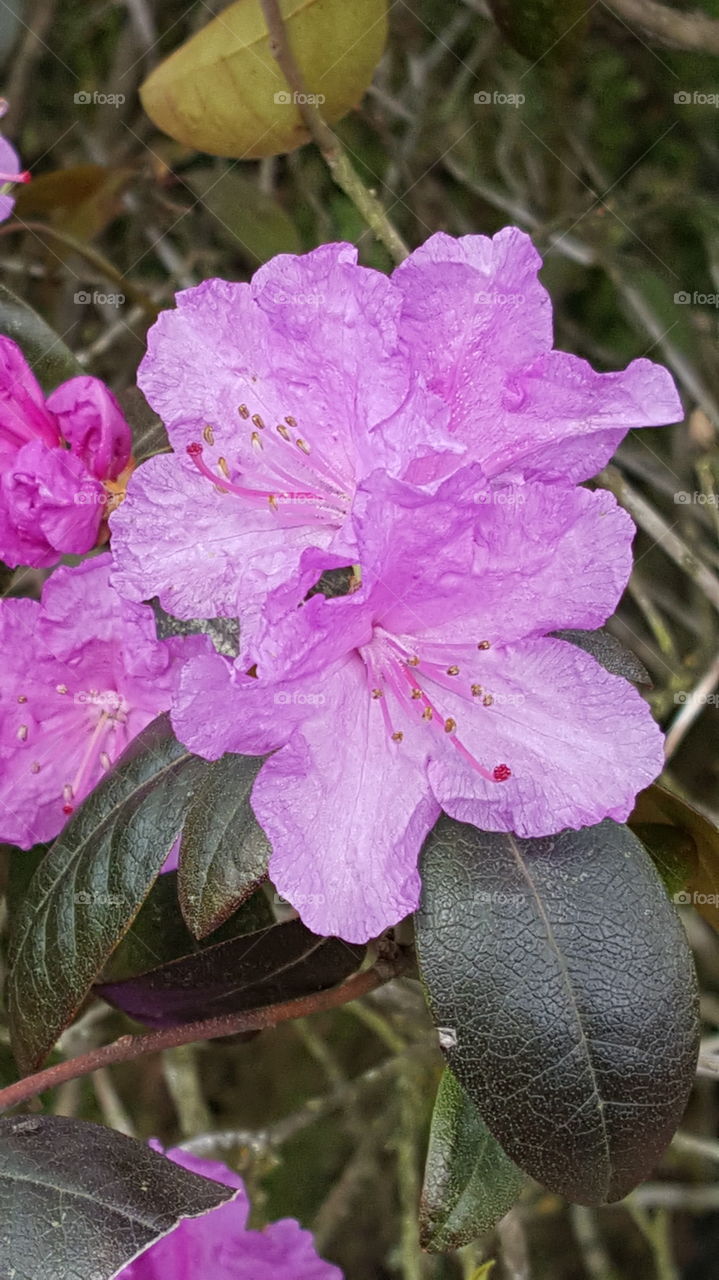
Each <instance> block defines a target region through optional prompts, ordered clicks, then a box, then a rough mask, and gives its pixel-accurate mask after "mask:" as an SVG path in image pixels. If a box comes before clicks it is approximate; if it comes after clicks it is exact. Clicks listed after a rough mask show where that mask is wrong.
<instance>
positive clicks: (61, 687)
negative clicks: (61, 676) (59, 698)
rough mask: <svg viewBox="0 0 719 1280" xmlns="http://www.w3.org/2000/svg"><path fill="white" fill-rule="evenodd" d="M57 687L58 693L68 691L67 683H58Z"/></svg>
mask: <svg viewBox="0 0 719 1280" xmlns="http://www.w3.org/2000/svg"><path fill="white" fill-rule="evenodd" d="M55 688H56V690H57V692H58V693H67V685H66V684H56V685H55Z"/></svg>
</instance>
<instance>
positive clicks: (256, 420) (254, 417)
mask: <svg viewBox="0 0 719 1280" xmlns="http://www.w3.org/2000/svg"><path fill="white" fill-rule="evenodd" d="M252 421H253V422H254V424H255V426H256V427H259V428H260V431H264V429H265V424H264V422H263V421H262V418H261V417H260V415H259V413H253V415H252Z"/></svg>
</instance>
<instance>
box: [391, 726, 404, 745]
mask: <svg viewBox="0 0 719 1280" xmlns="http://www.w3.org/2000/svg"><path fill="white" fill-rule="evenodd" d="M403 737H404V734H403V732H402V730H401V729H397V730H395V732H394V733H393V734H392V741H393V742H401V741H402V739H403Z"/></svg>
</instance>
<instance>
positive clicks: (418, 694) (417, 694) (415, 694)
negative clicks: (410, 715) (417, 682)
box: [412, 689, 422, 702]
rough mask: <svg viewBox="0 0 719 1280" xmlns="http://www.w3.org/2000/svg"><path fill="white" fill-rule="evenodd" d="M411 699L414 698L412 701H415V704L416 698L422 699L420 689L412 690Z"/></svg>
mask: <svg viewBox="0 0 719 1280" xmlns="http://www.w3.org/2000/svg"><path fill="white" fill-rule="evenodd" d="M412 697H413V698H414V700H415V702H416V701H417V698H421V697H422V690H421V689H413V690H412Z"/></svg>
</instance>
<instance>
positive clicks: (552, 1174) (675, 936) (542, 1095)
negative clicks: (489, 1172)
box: [416, 817, 699, 1204]
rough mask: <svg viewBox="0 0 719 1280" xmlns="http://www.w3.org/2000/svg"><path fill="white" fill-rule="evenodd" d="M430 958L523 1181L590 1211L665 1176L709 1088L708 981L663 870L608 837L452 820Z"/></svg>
mask: <svg viewBox="0 0 719 1280" xmlns="http://www.w3.org/2000/svg"><path fill="white" fill-rule="evenodd" d="M422 880H423V895H422V903H421V907H420V911H419V912H418V915H417V918H416V934H417V951H418V956H419V962H420V969H421V972H422V976H423V979H424V982H425V984H426V988H427V992H428V998H429V1002H430V1007H431V1009H432V1013H433V1017H434V1020H435V1023H436V1024H437V1026H438V1027H441V1028H444V1035H443V1037H442V1043H443V1047H444V1051H445V1054H446V1059H447V1063H448V1065H449V1067H450V1068H451V1069H452V1071H453V1072H454V1073H455V1075H456V1076H457V1078H458V1080H459V1081H460V1083H461V1084H462V1085H463V1086H464V1088H465V1089H466V1090H467V1092H468V1094H469V1096H470V1098H471V1099H472V1101H473V1102H474V1103H475V1104H476V1105H477V1107H478V1108H479V1110H480V1112H481V1114H482V1116H483V1118H484V1120H485V1121H486V1123H487V1125H488V1127H489V1129H490V1130H491V1132H492V1133H493V1135H494V1137H495V1138H496V1139H497V1141H498V1142H500V1143H501V1145H502V1146H503V1148H504V1149H505V1151H506V1152H507V1155H508V1156H510V1157H511V1159H512V1160H514V1161H515V1162H516V1163H517V1164H518V1165H519V1166H520V1168H522V1169H524V1171H525V1172H526V1173H528V1174H530V1175H531V1176H532V1177H534V1178H536V1180H537V1181H538V1182H543V1183H544V1184H545V1185H546V1186H547V1187H549V1188H550V1190H553V1191H556V1192H558V1193H559V1194H560V1195H564V1196H567V1198H569V1199H571V1200H577V1201H579V1202H580V1203H583V1204H600V1203H602V1202H604V1201H607V1200H618V1199H620V1198H621V1197H622V1196H625V1195H626V1194H627V1193H628V1192H629V1191H630V1190H631V1188H632V1187H633V1186H635V1185H636V1183H637V1182H639V1181H641V1179H642V1178H644V1177H645V1176H646V1175H647V1174H648V1173H649V1172H650V1171H651V1169H652V1168H653V1167H654V1165H655V1164H656V1163H657V1161H658V1159H659V1157H660V1156H661V1154H662V1152H663V1151H664V1148H665V1147H666V1145H667V1143H668V1142H669V1140H670V1138H671V1136H672V1134H673V1133H674V1131H675V1129H676V1127H677V1125H678V1123H679V1121H680V1119H681V1116H682V1113H683V1110H684V1107H685V1105H686V1101H687V1098H688V1096H689V1092H690V1089H691V1086H692V1082H693V1079H694V1070H695V1066H696V1059H697V1051H698V1035H699V1032H698V1021H697V1007H696V1006H697V997H696V978H695V974H694V967H693V963H692V958H691V953H690V951H689V948H688V945H687V940H686V937H685V934H684V930H683V928H682V925H681V922H680V921H679V919H678V916H677V914H676V912H675V910H674V908H673V906H672V904H671V903H670V902H669V900H668V898H667V896H666V893H665V891H664V887H663V885H662V883H661V880H660V879H659V877H658V876H657V873H656V871H655V869H654V866H653V864H652V861H651V859H650V857H649V855H648V854H647V852H646V850H645V849H644V847H643V846H642V844H641V843H640V841H639V840H637V838H636V836H634V835H632V833H631V831H629V830H628V829H627V828H626V827H623V826H620V825H619V824H617V823H614V822H610V821H606V822H602V823H600V824H599V826H596V827H588V828H584V829H583V830H581V831H563V832H561V833H560V834H559V835H556V836H549V837H546V838H545V839H541V840H520V839H518V838H516V837H514V836H512V835H506V834H495V833H487V832H482V831H478V830H477V829H476V828H475V827H471V826H469V825H467V824H465V823H459V822H456V821H454V820H453V819H451V818H447V817H442V818H440V820H439V822H438V824H437V826H436V827H435V829H434V831H433V832H432V833H431V835H430V836H429V837H428V839H427V841H426V844H425V847H424V851H423V857H422Z"/></svg>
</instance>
